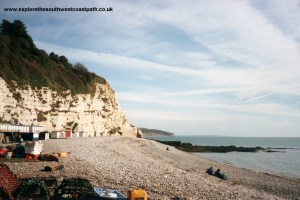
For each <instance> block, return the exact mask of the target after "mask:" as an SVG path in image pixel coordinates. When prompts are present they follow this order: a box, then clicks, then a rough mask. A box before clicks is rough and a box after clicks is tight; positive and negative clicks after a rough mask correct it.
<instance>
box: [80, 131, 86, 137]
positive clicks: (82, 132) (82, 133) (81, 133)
mask: <svg viewBox="0 0 300 200" xmlns="http://www.w3.org/2000/svg"><path fill="white" fill-rule="evenodd" d="M79 137H87V133H86V132H84V131H80V132H79Z"/></svg>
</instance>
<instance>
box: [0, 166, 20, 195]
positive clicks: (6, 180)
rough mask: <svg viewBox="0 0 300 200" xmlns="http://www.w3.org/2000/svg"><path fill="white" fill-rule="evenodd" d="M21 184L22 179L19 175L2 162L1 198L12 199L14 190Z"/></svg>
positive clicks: (0, 177) (0, 172) (0, 175)
mask: <svg viewBox="0 0 300 200" xmlns="http://www.w3.org/2000/svg"><path fill="white" fill-rule="evenodd" d="M19 185H20V181H19V180H18V178H17V176H16V175H15V174H13V173H12V172H11V171H10V169H9V167H8V166H7V165H5V164H1V163H0V191H1V192H0V193H2V194H1V196H0V198H2V199H12V198H13V192H14V191H15V190H16V188H18V187H19Z"/></svg>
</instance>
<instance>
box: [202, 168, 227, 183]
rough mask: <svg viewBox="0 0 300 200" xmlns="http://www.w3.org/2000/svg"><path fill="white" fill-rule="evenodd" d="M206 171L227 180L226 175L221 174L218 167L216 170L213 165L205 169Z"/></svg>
mask: <svg viewBox="0 0 300 200" xmlns="http://www.w3.org/2000/svg"><path fill="white" fill-rule="evenodd" d="M206 173H207V174H209V175H212V176H216V177H218V178H220V179H223V180H227V176H226V175H225V174H222V173H221V170H220V169H217V171H215V170H214V168H213V167H210V168H208V169H207V170H206Z"/></svg>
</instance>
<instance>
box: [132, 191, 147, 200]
mask: <svg viewBox="0 0 300 200" xmlns="http://www.w3.org/2000/svg"><path fill="white" fill-rule="evenodd" d="M128 199H129V200H147V193H146V191H145V190H129V191H128Z"/></svg>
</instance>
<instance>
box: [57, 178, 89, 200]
mask: <svg viewBox="0 0 300 200" xmlns="http://www.w3.org/2000/svg"><path fill="white" fill-rule="evenodd" d="M94 198H95V193H94V189H93V186H92V185H91V183H90V181H89V180H87V179H83V178H65V179H63V181H62V183H61V184H60V185H59V186H58V188H57V189H56V191H55V195H54V199H94Z"/></svg>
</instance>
